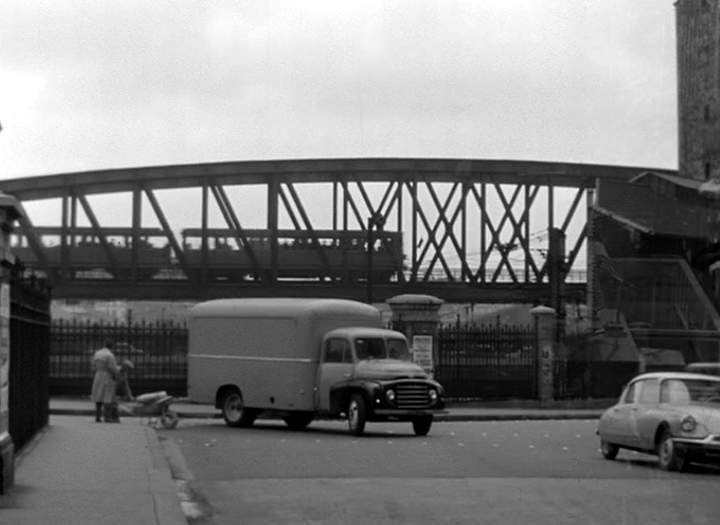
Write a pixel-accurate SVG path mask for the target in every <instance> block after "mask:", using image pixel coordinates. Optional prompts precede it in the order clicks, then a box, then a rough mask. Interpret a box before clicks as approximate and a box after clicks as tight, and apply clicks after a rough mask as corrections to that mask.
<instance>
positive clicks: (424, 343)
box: [412, 335, 433, 373]
mask: <svg viewBox="0 0 720 525" xmlns="http://www.w3.org/2000/svg"><path fill="white" fill-rule="evenodd" d="M432 349H433V338H432V336H431V335H414V336H413V338H412V351H413V361H414V362H415V363H416V364H418V365H420V366H421V367H422V369H423V370H425V371H426V372H428V373H431V372H432V371H433V352H432Z"/></svg>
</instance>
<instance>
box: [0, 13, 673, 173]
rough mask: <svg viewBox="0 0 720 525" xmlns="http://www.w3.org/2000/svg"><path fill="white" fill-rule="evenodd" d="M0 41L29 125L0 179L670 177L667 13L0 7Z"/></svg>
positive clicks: (10, 139)
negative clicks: (367, 171) (347, 166)
mask: <svg viewBox="0 0 720 525" xmlns="http://www.w3.org/2000/svg"><path fill="white" fill-rule="evenodd" d="M0 35H2V40H1V41H0V63H2V64H3V67H4V68H7V69H6V70H4V71H8V72H9V73H8V74H9V75H11V76H13V77H17V78H19V79H23V78H24V79H26V80H25V81H20V82H14V83H13V84H12V85H13V86H16V87H13V88H12V89H13V92H12V93H11V94H10V99H12V100H13V105H14V104H15V102H14V101H15V100H21V98H22V97H27V93H26V92H25V91H28V92H33V93H34V95H33V96H32V97H30V98H29V99H28V98H25V99H24V100H25V102H24V106H23V107H25V108H29V107H32V108H33V111H34V115H35V116H36V117H37V116H39V117H40V118H39V120H36V119H35V118H29V117H28V116H27V115H28V114H27V112H26V113H25V116H26V117H27V118H24V120H23V122H22V124H20V123H19V122H18V123H17V125H14V126H10V127H9V128H7V126H6V130H5V132H4V137H3V139H2V140H0V153H1V154H2V158H3V162H4V164H5V165H6V166H5V173H11V174H16V175H17V174H20V173H27V172H28V171H30V172H34V171H37V172H48V171H62V170H70V169H91V168H94V167H96V168H102V167H117V166H126V165H141V164H159V163H180V162H202V161H209V160H229V159H234V160H242V159H248V158H277V157H280V158H297V157H306V156H315V157H334V156H404V155H410V156H446V157H453V156H468V157H480V156H490V157H504V158H538V159H551V160H576V161H586V162H611V163H623V164H635V163H637V164H645V163H647V162H649V161H653V162H652V164H653V165H660V166H666V167H673V164H674V162H675V154H674V151H675V149H676V146H675V140H676V133H675V128H674V127H675V100H674V96H675V76H674V74H675V72H674V40H673V36H674V13H673V10H672V5H671V3H670V2H668V3H667V5H665V3H663V2H657V0H633V2H632V3H628V2H627V1H622V0H604V1H603V2H595V1H590V0H585V1H583V0H572V1H571V0H565V1H561V0H514V1H513V2H507V1H506V0H503V1H500V0H483V1H482V2H477V1H469V0H468V1H459V0H456V1H446V2H437V1H422V0H403V1H379V0H378V1H373V2H336V1H329V0H327V1H304V2H295V1H273V2H267V1H264V0H263V1H260V0H258V1H233V2H231V1H215V2H169V1H167V0H154V1H153V2H141V1H138V0H134V1H128V2H121V3H118V2H110V1H98V0H95V1H89V0H88V1H81V0H65V1H63V2H45V1H40V2H20V1H17V2H16V1H12V0H6V1H5V2H3V3H2V4H0ZM27 79H33V80H32V82H31V83H33V85H34V86H40V88H39V89H34V90H33V89H30V90H25V89H24V88H23V87H22V86H23V85H24V84H23V82H25V85H26V84H27V82H29V81H28V80H27ZM37 79H41V81H38V80H37ZM28 101H30V102H28ZM21 106H22V104H21ZM0 118H2V115H0ZM649 151H652V153H649ZM658 151H661V152H662V155H663V156H662V157H660V158H658V157H656V155H657V152H658ZM645 152H648V153H645Z"/></svg>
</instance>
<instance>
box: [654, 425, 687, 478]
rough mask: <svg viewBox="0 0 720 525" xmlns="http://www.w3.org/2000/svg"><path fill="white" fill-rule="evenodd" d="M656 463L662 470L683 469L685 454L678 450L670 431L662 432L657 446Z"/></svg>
mask: <svg viewBox="0 0 720 525" xmlns="http://www.w3.org/2000/svg"><path fill="white" fill-rule="evenodd" d="M657 455H658V464H659V465H660V468H661V469H663V470H683V469H684V468H685V454H684V453H683V451H681V450H678V447H677V446H676V445H675V442H674V441H673V438H672V436H671V435H670V432H668V431H667V430H666V431H665V432H663V434H662V436H661V437H660V441H659V442H658V447H657Z"/></svg>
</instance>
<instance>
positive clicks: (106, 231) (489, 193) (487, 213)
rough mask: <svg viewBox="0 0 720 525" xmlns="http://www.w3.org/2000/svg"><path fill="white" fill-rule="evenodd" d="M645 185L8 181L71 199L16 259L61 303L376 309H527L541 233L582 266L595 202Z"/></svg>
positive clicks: (153, 178)
mask: <svg viewBox="0 0 720 525" xmlns="http://www.w3.org/2000/svg"><path fill="white" fill-rule="evenodd" d="M643 171H646V169H644V168H632V167H615V166H603V165H589V164H567V163H548V162H523V161H496V160H454V159H325V160H287V161H252V162H228V163H215V164H198V165H180V166H159V167H145V168H128V169H114V170H103V171H93V172H81V173H66V174H59V175H48V176H40V177H30V178H23V179H14V180H7V181H2V182H1V183H0V189H1V190H2V191H4V192H5V193H8V194H11V195H14V196H15V197H17V198H18V199H19V200H20V201H21V202H23V203H31V202H34V201H41V200H46V199H50V200H52V199H59V201H60V203H61V205H60V207H59V213H58V214H57V215H55V216H53V215H51V214H48V213H42V214H41V215H42V216H40V217H39V216H38V215H37V214H36V215H35V216H33V217H30V216H26V217H24V218H23V219H22V220H21V230H20V232H21V233H22V238H19V239H18V242H17V249H16V251H17V252H19V253H21V254H22V255H23V257H21V258H23V259H24V261H25V264H26V265H27V266H28V267H31V268H33V269H35V270H37V271H40V272H44V273H45V274H46V275H47V276H48V278H49V279H50V280H51V283H52V284H53V287H54V295H55V296H56V297H93V298H103V297H104V298H110V297H128V298H130V297H132V298H147V299H181V298H186V299H203V298H208V297H217V296H228V295H240V296H250V295H253V296H258V295H304V296H341V297H353V298H364V297H365V296H366V294H367V293H368V289H369V288H370V289H372V294H373V297H374V298H375V299H376V300H383V299H385V298H387V297H390V296H392V295H395V294H397V293H432V294H433V295H437V296H439V297H442V298H443V299H446V300H449V301H468V302H521V301H532V300H542V299H545V298H547V297H548V293H549V292H548V289H547V288H548V287H547V281H548V267H547V260H546V258H547V257H546V256H547V246H542V247H541V248H538V247H537V243H536V239H537V235H538V232H547V231H548V230H549V229H553V228H557V229H559V230H560V231H561V232H563V233H564V234H565V235H566V236H567V238H568V245H567V264H568V267H572V266H573V265H575V263H576V261H577V260H578V256H579V255H580V253H581V249H582V247H583V245H584V242H585V240H586V229H585V224H584V221H585V209H586V206H587V197H588V190H591V189H593V188H594V187H595V185H596V182H597V181H598V180H601V179H618V180H628V179H629V178H631V177H633V176H635V175H637V174H639V173H641V172H643ZM655 171H658V172H662V170H655ZM667 173H670V172H667ZM307 185H312V187H318V188H322V189H323V191H327V192H328V193H329V194H330V195H331V196H330V198H329V199H327V200H324V201H322V203H320V204H318V203H317V202H312V201H313V199H309V198H308V196H307V195H308V193H307V192H306V193H302V192H301V191H299V189H300V187H307ZM258 186H259V187H261V188H262V189H263V193H264V195H265V202H264V203H263V204H264V210H265V212H264V217H262V218H258V221H259V223H258V222H255V224H253V225H251V226H250V225H248V224H247V221H244V222H245V223H243V221H241V220H240V215H239V213H238V211H239V210H240V209H241V207H242V206H243V203H242V200H243V194H244V191H245V189H247V188H250V187H258ZM230 188H232V189H233V192H231V191H230ZM177 189H186V190H192V191H193V192H194V193H193V195H194V196H195V197H194V199H195V200H196V201H199V202H192V203H188V202H186V203H182V204H181V206H189V205H190V204H192V205H194V206H198V207H199V210H200V212H199V223H188V222H186V221H183V220H179V221H178V220H173V219H172V218H171V216H172V215H177V214H176V213H174V212H175V211H176V210H173V209H172V207H168V206H167V205H166V204H165V205H164V204H163V202H162V199H160V198H159V197H158V195H159V194H160V193H162V192H163V191H164V190H177ZM318 192H320V190H318ZM102 194H105V195H110V196H112V195H120V194H130V195H131V197H130V199H129V203H130V205H129V208H130V209H129V210H128V213H127V214H126V219H124V220H125V221H126V222H125V223H123V224H120V225H118V224H112V225H109V224H104V223H103V221H102V220H101V219H100V218H99V214H98V213H97V211H98V210H97V209H96V208H94V207H93V205H92V203H91V198H92V197H93V196H96V195H102ZM311 194H312V192H311ZM560 197H562V198H560ZM561 200H562V202H559V201H561ZM319 207H320V209H319ZM144 208H145V209H146V210H147V209H148V208H149V209H150V210H151V217H148V216H147V211H146V215H145V216H143V213H142V211H143V209H144ZM213 213H215V214H216V215H217V216H218V217H219V219H217V220H215V222H216V223H217V222H218V220H219V224H212V223H213V218H212V217H211V215H212V214H213ZM318 216H324V217H325V221H324V222H325V223H324V224H318V222H319V221H318V219H317V217H318ZM83 217H84V219H83ZM369 218H372V221H370V220H369ZM148 222H152V223H153V226H149V225H148V224H147V223H148ZM281 222H282V223H283V224H281ZM380 224H382V227H379V225H380ZM258 226H259V227H258ZM368 228H370V230H369V229H368ZM181 231H185V232H186V233H188V232H190V233H192V234H193V235H191V236H189V237H187V238H185V237H183V236H182V235H181V233H180V232H181ZM118 238H123V239H124V240H122V241H121V243H120V246H118V245H117V244H116V243H117V239H118ZM49 239H51V240H49ZM219 239H221V240H222V242H220V241H219ZM189 240H191V241H192V243H191V242H188V241H189ZM150 241H152V242H150ZM213 241H214V242H215V244H213ZM153 242H154V243H155V244H153ZM158 242H160V244H161V245H158V244H157V243H158ZM368 242H370V243H371V244H372V246H373V250H372V252H371V255H370V256H368V253H367V249H366V248H367V246H368ZM193 243H194V244H193ZM51 244H52V245H51ZM291 248H292V250H294V251H291V250H290V249H291ZM368 270H370V271H371V272H372V273H370V276H369V279H368ZM93 272H94V273H93ZM368 280H369V281H370V283H369V284H368ZM567 285H568V286H569V287H574V288H575V290H574V291H575V292H582V290H583V287H584V285H583V284H582V283H577V284H572V283H567Z"/></svg>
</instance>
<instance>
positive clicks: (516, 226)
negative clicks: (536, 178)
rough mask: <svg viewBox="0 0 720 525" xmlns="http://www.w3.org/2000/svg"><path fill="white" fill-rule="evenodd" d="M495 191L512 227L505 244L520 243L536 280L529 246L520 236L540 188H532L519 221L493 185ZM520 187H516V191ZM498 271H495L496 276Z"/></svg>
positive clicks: (535, 267)
mask: <svg viewBox="0 0 720 525" xmlns="http://www.w3.org/2000/svg"><path fill="white" fill-rule="evenodd" d="M495 188H496V191H497V192H498V196H499V197H500V200H501V201H502V203H503V206H505V209H506V210H508V211H509V214H508V219H509V220H510V222H511V224H512V227H513V234H512V236H511V237H510V240H509V241H508V243H507V244H510V245H511V244H512V243H513V242H514V241H515V240H516V239H517V240H518V241H519V242H520V245H521V246H522V248H523V251H524V252H525V258H526V260H527V261H528V262H529V263H530V266H531V267H532V269H533V272H534V274H535V278H536V279H537V277H538V275H539V270H538V267H537V265H536V264H535V260H534V258H533V256H532V254H531V253H530V246H529V243H528V239H527V238H525V237H523V235H522V226H523V224H524V223H526V221H528V220H529V214H530V207H531V206H532V204H533V202H534V201H535V197H536V196H537V195H538V193H539V191H540V186H534V187H533V188H532V189H531V191H530V194H529V197H528V202H526V203H525V210H524V211H523V213H522V215H521V216H520V219H519V220H517V219H516V218H515V214H514V213H512V206H511V205H509V204H508V201H507V198H506V197H505V194H504V193H503V192H502V189H501V188H500V187H499V186H498V185H497V184H496V185H495ZM519 188H520V186H518V189H519ZM497 273H499V272H498V270H496V275H497Z"/></svg>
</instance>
